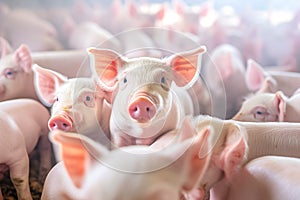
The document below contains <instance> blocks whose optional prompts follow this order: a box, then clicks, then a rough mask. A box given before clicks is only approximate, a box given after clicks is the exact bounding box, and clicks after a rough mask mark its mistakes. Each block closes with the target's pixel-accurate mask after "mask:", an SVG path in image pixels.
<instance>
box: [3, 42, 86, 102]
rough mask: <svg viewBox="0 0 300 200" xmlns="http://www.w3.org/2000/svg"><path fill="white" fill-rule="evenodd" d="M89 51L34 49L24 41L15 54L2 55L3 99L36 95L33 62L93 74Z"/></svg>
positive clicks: (72, 72) (64, 71) (74, 73)
mask: <svg viewBox="0 0 300 200" xmlns="http://www.w3.org/2000/svg"><path fill="white" fill-rule="evenodd" d="M86 58H87V53H86V52H85V51H55V52H35V53H31V52H30V50H29V49H28V47H27V46H25V45H21V46H20V47H19V48H18V49H17V50H16V51H15V52H13V53H12V54H9V55H6V56H4V57H2V58H1V59H0V76H1V79H0V101H3V100H8V99H14V98H32V99H36V100H38V98H37V94H36V91H35V89H34V85H33V76H34V75H33V71H32V65H33V64H39V65H41V66H43V67H46V68H49V69H52V70H55V71H57V72H60V73H62V74H64V75H65V76H68V77H76V76H77V75H78V76H89V75H90V72H89V67H88V64H89V62H84V61H85V59H86Z"/></svg>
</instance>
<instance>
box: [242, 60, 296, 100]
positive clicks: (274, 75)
mask: <svg viewBox="0 0 300 200" xmlns="http://www.w3.org/2000/svg"><path fill="white" fill-rule="evenodd" d="M246 82H247V86H248V88H249V89H250V90H251V91H255V92H261V93H262V92H270V93H275V92H276V91H278V90H280V91H282V92H283V93H284V94H285V95H287V96H291V95H293V93H294V92H295V91H296V90H297V89H298V88H299V87H300V74H299V73H296V72H282V71H266V70H264V69H263V68H262V67H261V66H260V65H259V64H258V63H256V62H255V61H254V60H251V59H250V60H248V63H247V72H246Z"/></svg>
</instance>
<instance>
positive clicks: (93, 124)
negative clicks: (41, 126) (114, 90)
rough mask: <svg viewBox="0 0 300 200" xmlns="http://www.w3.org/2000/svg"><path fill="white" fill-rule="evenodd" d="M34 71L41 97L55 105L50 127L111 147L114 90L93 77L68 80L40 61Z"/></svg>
mask: <svg viewBox="0 0 300 200" xmlns="http://www.w3.org/2000/svg"><path fill="white" fill-rule="evenodd" d="M33 70H34V72H35V78H34V82H35V86H36V91H37V94H38V96H39V99H40V100H41V101H42V102H43V104H44V105H46V106H48V107H51V117H50V119H49V121H48V127H49V129H50V130H58V129H59V130H63V131H67V132H77V133H80V134H85V135H87V136H89V137H90V138H92V139H93V140H95V141H97V142H100V143H102V144H103V145H105V146H107V147H108V148H109V146H110V140H109V139H110V131H109V119H110V113H111V105H110V103H109V102H110V100H111V97H110V96H111V95H110V93H108V92H105V91H103V90H101V88H100V87H98V86H97V84H96V81H95V80H93V78H87V77H81V78H71V79H68V78H66V77H64V76H63V75H62V74H60V73H57V72H55V71H52V70H49V69H45V68H42V67H40V66H38V65H36V64H35V65H33Z"/></svg>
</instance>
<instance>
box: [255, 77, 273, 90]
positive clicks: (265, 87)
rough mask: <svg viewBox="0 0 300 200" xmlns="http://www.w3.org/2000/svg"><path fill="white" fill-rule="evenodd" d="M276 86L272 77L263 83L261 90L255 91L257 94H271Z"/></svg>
mask: <svg viewBox="0 0 300 200" xmlns="http://www.w3.org/2000/svg"><path fill="white" fill-rule="evenodd" d="M276 86H277V83H276V81H275V80H274V79H273V78H272V77H270V76H268V77H266V78H265V80H264V81H263V83H262V85H261V88H260V89H259V90H258V91H257V93H273V92H274V91H276Z"/></svg>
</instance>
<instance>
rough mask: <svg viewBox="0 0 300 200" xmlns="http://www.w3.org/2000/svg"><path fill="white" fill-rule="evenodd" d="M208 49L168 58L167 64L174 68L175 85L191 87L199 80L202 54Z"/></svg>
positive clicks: (202, 47)
mask: <svg viewBox="0 0 300 200" xmlns="http://www.w3.org/2000/svg"><path fill="white" fill-rule="evenodd" d="M205 52H206V47H205V46H201V47H200V48H198V49H195V50H192V51H187V52H183V53H180V54H175V55H173V56H170V57H169V58H167V64H168V65H170V66H171V67H172V70H173V72H174V75H175V83H176V85H177V86H179V87H184V86H187V87H189V86H191V85H193V84H194V83H195V82H196V81H197V79H198V78H199V73H200V68H201V60H202V54H203V53H205Z"/></svg>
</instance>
